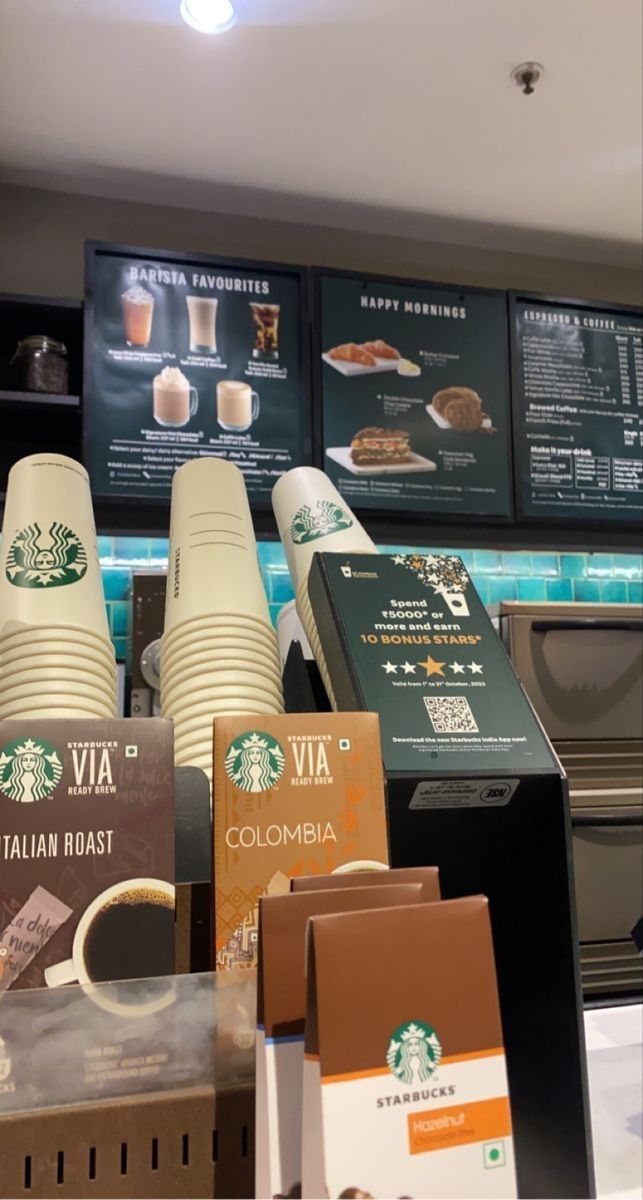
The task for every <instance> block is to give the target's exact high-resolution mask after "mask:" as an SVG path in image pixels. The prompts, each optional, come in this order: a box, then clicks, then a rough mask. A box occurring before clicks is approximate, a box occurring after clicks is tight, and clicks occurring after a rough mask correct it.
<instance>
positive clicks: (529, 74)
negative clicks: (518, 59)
mask: <svg viewBox="0 0 643 1200" xmlns="http://www.w3.org/2000/svg"><path fill="white" fill-rule="evenodd" d="M544 73H545V68H544V67H543V65H542V63H537V62H524V63H520V64H519V65H518V66H517V67H514V69H513V71H512V72H511V78H512V79H513V81H514V83H517V84H518V87H519V88H522V91H523V93H524V95H525V96H531V95H533V93H534V91H535V90H536V84H537V83H538V80H539V79H540V78H541V77H542V76H543V75H544Z"/></svg>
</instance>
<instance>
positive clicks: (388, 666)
mask: <svg viewBox="0 0 643 1200" xmlns="http://www.w3.org/2000/svg"><path fill="white" fill-rule="evenodd" d="M382 670H383V671H386V674H387V675H395V674H396V673H397V665H396V663H392V662H385V663H382Z"/></svg>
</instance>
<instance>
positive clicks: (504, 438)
mask: <svg viewBox="0 0 643 1200" xmlns="http://www.w3.org/2000/svg"><path fill="white" fill-rule="evenodd" d="M316 321H317V333H318V344H317V347H316V351H315V357H316V360H317V362H316V366H317V379H318V391H319V393H320V394H321V409H322V420H323V444H324V469H325V470H326V472H327V473H328V475H330V477H331V479H332V480H333V482H334V483H335V484H336V486H337V487H338V488H339V490H340V491H341V492H342V494H343V495H344V496H345V497H346V499H347V501H348V503H349V504H350V505H351V506H352V507H355V508H359V507H363V508H371V509H381V508H384V509H387V510H398V511H400V510H401V511H403V512H409V511H411V512H416V513H432V514H440V513H458V514H462V515H468V516H469V515H476V516H479V515H485V516H490V517H505V518H506V517H509V516H510V515H511V494H512V489H511V451H510V441H511V436H510V420H509V385H508V347H507V319H506V300H505V295H504V293H501V292H488V291H477V290H475V289H460V288H458V289H455V288H449V287H447V286H446V285H442V286H441V285H435V284H422V283H414V282H409V281H405V280H390V279H378V278H375V277H373V276H357V275H345V274H340V273H338V274H334V273H320V274H319V275H318V288H317V313H316Z"/></svg>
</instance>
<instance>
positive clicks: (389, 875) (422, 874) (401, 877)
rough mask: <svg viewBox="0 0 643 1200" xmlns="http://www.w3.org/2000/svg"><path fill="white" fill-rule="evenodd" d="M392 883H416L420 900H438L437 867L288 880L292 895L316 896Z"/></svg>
mask: <svg viewBox="0 0 643 1200" xmlns="http://www.w3.org/2000/svg"><path fill="white" fill-rule="evenodd" d="M396 883H419V884H420V885H421V887H422V899H423V900H424V901H425V902H426V903H427V904H428V903H430V902H431V901H433V900H440V899H441V897H440V873H439V871H438V868H437V867H397V868H396V869H389V870H388V871H372V872H371V871H369V872H368V873H366V872H365V871H357V872H355V873H354V874H349V873H346V874H343V875H296V876H295V877H294V878H293V879H291V880H290V890H291V891H292V892H319V891H327V890H328V889H329V888H355V887H357V888H365V887H386V886H387V885H388V884H396Z"/></svg>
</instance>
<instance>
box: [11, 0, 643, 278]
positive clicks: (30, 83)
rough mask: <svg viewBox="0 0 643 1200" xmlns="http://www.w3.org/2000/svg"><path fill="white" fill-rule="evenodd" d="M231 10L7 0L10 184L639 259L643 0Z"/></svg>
mask: <svg viewBox="0 0 643 1200" xmlns="http://www.w3.org/2000/svg"><path fill="white" fill-rule="evenodd" d="M235 2H236V7H237V11H238V14H239V20H238V23H237V25H236V26H235V27H234V28H233V29H232V30H230V31H229V32H228V33H226V34H222V35H220V36H217V37H206V36H203V35H200V34H197V33H195V32H194V31H192V30H190V29H188V28H187V27H185V26H184V25H183V24H182V23H181V22H180V21H179V19H178V17H177V8H178V0H46V2H44V3H43V0H0V162H1V163H2V178H4V180H5V181H9V182H22V183H35V184H38V185H39V186H53V187H57V188H62V189H69V190H74V191H91V192H92V193H98V194H107V195H119V196H120V197H122V198H129V199H145V200H152V199H154V200H156V201H157V202H159V203H172V204H180V205H182V206H185V207H199V208H206V209H208V208H209V209H211V210H212V211H216V210H217V209H219V211H222V210H223V208H226V207H228V208H229V206H230V205H231V204H232V205H233V211H244V212H246V213H249V214H251V215H261V214H262V213H266V214H269V215H270V216H283V217H285V218H286V219H296V220H313V219H314V220H316V221H317V222H318V223H327V224H330V225H332V224H337V223H338V221H341V223H343V224H344V225H348V226H349V227H350V226H351V224H352V225H353V226H354V227H356V228H360V227H361V228H364V227H369V226H370V227H371V228H381V229H382V231H383V232H384V231H385V232H389V233H402V232H403V233H408V232H409V231H411V232H414V233H415V234H419V235H420V236H421V235H422V230H423V229H426V228H428V226H427V222H428V221H429V220H433V219H438V220H439V219H444V220H446V221H449V222H450V223H451V225H452V228H455V229H456V231H457V229H458V228H461V229H462V231H463V234H464V232H465V231H466V237H465V238H464V241H465V244H466V240H467V238H468V239H469V240H471V237H472V233H471V230H472V229H473V230H475V231H476V233H475V240H476V241H477V244H480V245H485V244H495V245H497V244H498V242H499V241H500V242H501V243H502V242H503V240H504V241H505V242H506V240H507V239H508V238H509V239H510V241H511V243H512V245H513V246H514V247H515V246H516V244H519V245H521V246H522V248H523V249H526V250H529V249H532V250H535V251H537V250H538V248H539V235H543V236H545V235H546V236H547V237H549V238H550V239H551V237H552V235H562V237H563V239H564V240H565V242H566V243H567V248H568V250H571V253H570V257H572V256H574V254H573V246H574V245H575V244H577V245H578V246H581V245H582V246H583V247H584V250H583V254H584V256H586V257H587V255H589V256H590V257H591V255H592V247H593V246H594V245H595V252H596V258H597V260H598V259H601V260H603V261H605V259H606V257H607V258H611V259H612V260H613V261H620V262H624V261H629V262H630V264H634V262H635V261H636V257H635V256H636V249H635V247H636V245H637V244H638V242H639V240H640V236H641V224H642V216H641V213H642V207H641V206H642V201H641V190H642V189H641V174H642V173H641V142H642V128H641V114H642V108H643V105H642V83H641V41H642V29H641V23H642V10H641V5H640V0H612V2H611V3H610V2H609V0H235ZM524 59H535V60H538V61H540V62H542V63H544V66H545V75H544V78H543V80H542V82H541V83H540V84H539V85H538V87H537V89H536V92H535V94H534V95H533V96H529V97H526V96H523V95H522V94H521V92H520V91H519V89H518V88H517V87H516V86H515V85H514V84H513V83H512V82H511V80H510V78H509V74H510V71H511V68H512V67H513V66H515V65H516V64H517V63H519V62H521V61H523V60H524ZM369 214H370V215H369ZM373 214H376V216H377V219H376V220H375V219H374V217H373ZM594 239H597V241H596V243H594ZM451 240H453V241H457V240H458V238H457V236H454V235H453V233H452V235H451ZM599 243H601V245H599ZM606 247H607V249H606Z"/></svg>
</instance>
